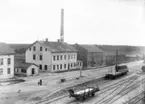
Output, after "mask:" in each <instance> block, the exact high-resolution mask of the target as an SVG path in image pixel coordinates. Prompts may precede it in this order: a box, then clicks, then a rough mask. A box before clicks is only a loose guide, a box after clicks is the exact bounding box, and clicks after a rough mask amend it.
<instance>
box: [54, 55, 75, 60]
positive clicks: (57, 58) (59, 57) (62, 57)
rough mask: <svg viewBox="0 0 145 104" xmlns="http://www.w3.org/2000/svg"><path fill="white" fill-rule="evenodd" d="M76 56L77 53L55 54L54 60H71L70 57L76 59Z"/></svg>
mask: <svg viewBox="0 0 145 104" xmlns="http://www.w3.org/2000/svg"><path fill="white" fill-rule="evenodd" d="M75 58H76V56H75V54H71V55H53V61H56V60H57V61H58V60H63V59H64V60H67V59H68V60H69V59H75Z"/></svg>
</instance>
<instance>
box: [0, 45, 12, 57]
mask: <svg viewBox="0 0 145 104" xmlns="http://www.w3.org/2000/svg"><path fill="white" fill-rule="evenodd" d="M14 53H15V52H14V50H13V49H12V48H11V47H10V46H9V45H8V44H6V43H0V55H7V54H14Z"/></svg>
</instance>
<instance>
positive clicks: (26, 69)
mask: <svg viewBox="0 0 145 104" xmlns="http://www.w3.org/2000/svg"><path fill="white" fill-rule="evenodd" d="M38 73H39V71H38V66H37V65H36V64H34V63H25V62H15V75H24V76H32V75H38Z"/></svg>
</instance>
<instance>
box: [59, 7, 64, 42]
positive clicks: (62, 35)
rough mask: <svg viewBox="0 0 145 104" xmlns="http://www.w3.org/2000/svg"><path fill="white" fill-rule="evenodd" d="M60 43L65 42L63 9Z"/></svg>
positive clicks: (62, 10) (62, 11)
mask: <svg viewBox="0 0 145 104" xmlns="http://www.w3.org/2000/svg"><path fill="white" fill-rule="evenodd" d="M60 42H64V9H61V26H60Z"/></svg>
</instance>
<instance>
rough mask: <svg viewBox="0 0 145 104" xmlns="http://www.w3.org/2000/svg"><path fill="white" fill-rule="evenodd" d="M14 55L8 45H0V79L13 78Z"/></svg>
mask: <svg viewBox="0 0 145 104" xmlns="http://www.w3.org/2000/svg"><path fill="white" fill-rule="evenodd" d="M14 54H15V52H14V51H13V49H12V48H10V47H9V45H7V44H5V43H0V79H7V78H13V77H14Z"/></svg>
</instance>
